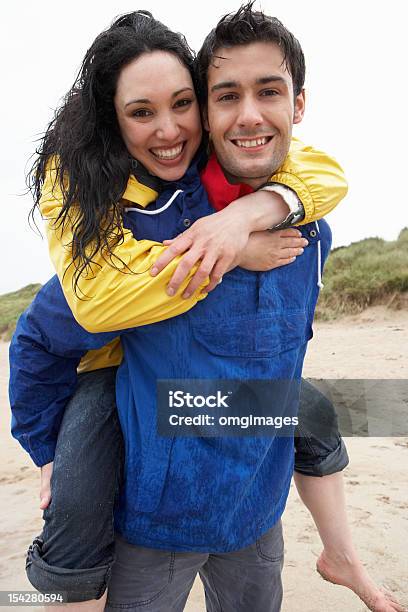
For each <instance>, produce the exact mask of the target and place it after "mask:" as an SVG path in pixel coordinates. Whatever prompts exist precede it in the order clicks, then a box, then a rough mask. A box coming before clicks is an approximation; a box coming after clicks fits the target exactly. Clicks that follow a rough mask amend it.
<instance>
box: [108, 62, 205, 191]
mask: <svg viewBox="0 0 408 612" xmlns="http://www.w3.org/2000/svg"><path fill="white" fill-rule="evenodd" d="M114 104H115V110H116V116H117V118H118V123H119V127H120V131H121V134H122V138H123V140H124V143H125V145H126V147H127V150H128V151H129V153H130V154H131V155H132V157H134V158H135V159H137V160H138V161H140V162H141V164H143V166H144V167H145V168H146V169H147V170H148V171H149V172H150V173H151V174H154V175H155V176H158V177H159V178H161V179H164V180H166V181H174V180H177V179H179V178H181V177H182V176H184V174H185V172H186V170H187V168H188V167H189V165H190V162H191V160H192V159H193V157H194V155H195V153H196V151H197V149H198V147H199V144H200V141H201V121H200V111H199V107H198V102H197V99H196V95H195V91H194V86H193V82H192V80H191V76H190V73H189V71H188V70H187V68H186V67H185V66H184V65H183V64H182V63H181V62H180V60H179V59H178V58H177V57H176V56H175V55H173V54H172V53H167V52H166V51H153V52H151V53H144V54H143V55H141V56H140V57H138V58H137V59H136V60H134V61H132V62H131V63H130V64H128V65H127V66H125V67H124V68H123V69H122V71H121V72H120V75H119V79H118V83H117V87H116V93H115V98H114Z"/></svg>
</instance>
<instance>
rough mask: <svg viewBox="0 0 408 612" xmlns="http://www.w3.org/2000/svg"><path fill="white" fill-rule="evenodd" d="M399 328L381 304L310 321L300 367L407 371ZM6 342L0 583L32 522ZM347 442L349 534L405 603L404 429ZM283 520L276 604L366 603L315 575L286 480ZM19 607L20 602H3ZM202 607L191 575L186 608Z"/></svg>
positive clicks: (401, 317) (334, 373)
mask: <svg viewBox="0 0 408 612" xmlns="http://www.w3.org/2000/svg"><path fill="white" fill-rule="evenodd" d="M407 338H408V314H407V313H406V312H401V311H388V310H386V309H384V308H382V307H378V308H372V309H370V310H368V311H365V312H364V313H362V314H360V315H356V316H354V317H348V318H345V319H342V320H340V321H335V322H330V323H317V324H316V325H315V335H314V338H313V340H312V341H311V343H310V347H309V351H308V355H307V359H306V364H305V371H304V373H305V375H306V376H308V377H312V378H345V379H349V378H350V379H356V378H372V379H376V378H387V379H397V378H398V379H406V378H408V342H407ZM7 350H8V345H7V344H6V343H4V342H3V343H0V372H1V377H0V394H1V395H0V397H1V410H2V418H1V425H0V440H1V443H0V453H1V455H0V457H1V461H0V482H1V495H0V509H1V514H0V520H1V524H0V535H1V541H2V550H1V552H0V590H32V587H31V586H30V584H29V583H28V581H27V579H26V577H25V572H24V557H25V551H26V548H27V545H28V544H29V543H30V541H31V540H32V538H33V536H35V535H37V534H38V533H39V532H40V530H41V523H42V520H41V512H40V510H39V508H38V503H39V502H38V493H39V470H38V469H37V468H36V467H35V466H34V465H33V464H32V463H31V460H30V458H29V457H28V455H26V453H25V452H24V451H23V450H22V449H21V448H20V447H19V445H18V444H17V442H16V441H14V440H13V439H12V438H11V436H10V433H9V427H10V425H9V421H10V417H9V407H8V399H7V379H8V364H7ZM384 409H385V410H386V409H387V406H384ZM346 444H347V448H348V451H349V455H350V466H349V467H348V468H347V469H346V471H345V480H346V486H347V502H348V509H349V516H350V521H351V524H352V527H353V533H354V538H355V542H356V544H357V547H358V549H359V551H360V554H361V557H362V559H363V561H364V563H365V564H366V566H367V568H368V569H369V571H370V573H371V574H372V576H373V577H374V578H375V579H376V580H377V581H378V582H380V583H381V584H383V585H386V586H387V587H388V588H389V590H390V591H392V592H393V593H394V594H395V595H396V596H397V597H399V598H400V599H401V600H403V601H404V602H405V603H407V602H408V549H407V542H408V469H407V468H408V438H402V437H400V438H391V437H383V438H347V439H346ZM284 529H285V542H286V546H285V549H286V553H285V569H284V588H285V594H284V605H283V608H282V610H283V612H298V610H302V612H328V611H329V610H330V611H334V612H360V611H361V612H362V611H363V610H366V607H365V606H364V605H363V604H362V602H361V601H360V600H359V599H358V598H357V597H356V596H355V595H354V594H352V593H351V592H349V591H348V590H347V589H345V588H343V587H338V586H334V585H332V584H329V583H327V582H324V581H323V580H322V579H321V578H320V576H319V575H318V574H317V573H316V571H315V562H316V558H317V556H318V554H319V553H320V551H321V544H320V541H319V538H318V536H317V532H316V529H315V527H314V524H313V522H312V519H311V517H310V515H309V514H308V512H307V510H306V509H305V507H304V506H303V504H302V503H301V502H300V500H299V498H298V496H297V493H296V490H295V489H294V487H293V486H292V489H291V493H290V497H289V501H288V505H287V509H286V512H285V515H284ZM4 609H8V608H4ZM20 609H21V610H22V611H23V610H26V609H27V608H25V607H24V608H23V607H21V608H20V607H13V608H10V610H20ZM31 609H34V610H39V609H40V608H31ZM204 610H205V606H204V598H203V592H202V588H201V584H200V582H199V580H197V581H196V583H195V585H194V588H193V591H192V593H191V595H190V598H189V601H188V605H187V607H186V611H187V612H201V611H204ZM253 612H262V611H256V610H254V611H253Z"/></svg>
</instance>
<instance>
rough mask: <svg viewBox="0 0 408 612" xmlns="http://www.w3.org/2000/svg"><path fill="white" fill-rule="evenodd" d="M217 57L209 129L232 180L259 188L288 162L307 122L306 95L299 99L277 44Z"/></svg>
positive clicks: (206, 117)
mask: <svg viewBox="0 0 408 612" xmlns="http://www.w3.org/2000/svg"><path fill="white" fill-rule="evenodd" d="M216 55H217V57H216V58H214V60H213V64H212V65H210V67H209V69H208V105H207V108H206V110H205V113H204V126H205V128H206V129H207V130H208V131H209V132H210V136H211V140H212V143H213V146H214V150H215V153H216V155H217V158H218V161H219V162H220V164H221V166H222V168H223V169H224V172H225V174H226V176H227V178H228V179H229V180H230V181H231V182H245V183H248V184H249V185H251V186H252V187H254V188H256V187H259V185H261V184H262V183H264V182H265V181H266V180H268V179H269V177H270V176H272V174H273V173H274V172H275V171H276V170H277V169H278V168H279V166H280V165H281V164H282V162H283V160H284V159H285V157H286V155H287V153H288V150H289V145H290V140H291V136H292V125H293V124H294V123H299V122H300V121H301V120H302V118H303V112H304V105H305V100H304V92H303V91H302V92H301V93H300V94H299V95H298V96H296V98H294V94H293V83H292V77H291V75H290V73H289V72H288V70H287V68H286V66H285V64H282V61H283V56H282V53H281V51H280V49H279V47H278V46H277V45H276V44H275V43H264V42H256V43H251V44H249V45H240V46H236V47H232V48H230V49H228V48H221V49H218V50H217V52H216ZM219 58H222V59H219Z"/></svg>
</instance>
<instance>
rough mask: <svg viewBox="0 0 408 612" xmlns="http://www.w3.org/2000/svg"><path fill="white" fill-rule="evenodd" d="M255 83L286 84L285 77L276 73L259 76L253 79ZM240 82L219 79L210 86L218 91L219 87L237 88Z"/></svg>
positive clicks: (212, 89)
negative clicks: (219, 81)
mask: <svg viewBox="0 0 408 612" xmlns="http://www.w3.org/2000/svg"><path fill="white" fill-rule="evenodd" d="M255 83H256V84H257V85H268V83H282V84H283V85H286V86H287V82H286V79H284V78H283V77H281V76H278V75H277V74H271V75H268V76H264V77H259V78H258V79H256V80H255ZM240 86H241V84H240V83H239V81H221V83H216V84H215V85H213V86H212V87H211V92H213V91H218V90H219V89H237V88H238V87H240Z"/></svg>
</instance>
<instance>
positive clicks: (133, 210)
mask: <svg viewBox="0 0 408 612" xmlns="http://www.w3.org/2000/svg"><path fill="white" fill-rule="evenodd" d="M180 193H183V190H182V189H177V191H175V192H174V193H173V195H172V196H171V198H170V200H168V201H167V202H166V204H164V205H163V206H162V207H161V208H158V209H157V210H142V209H141V208H125V212H129V211H132V212H138V213H140V214H141V215H158V214H160V213H161V212H163V211H165V210H166V209H167V208H169V207H170V206H171V205H172V204H173V202H174V200H175V199H176V198H177V196H178V195H180Z"/></svg>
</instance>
